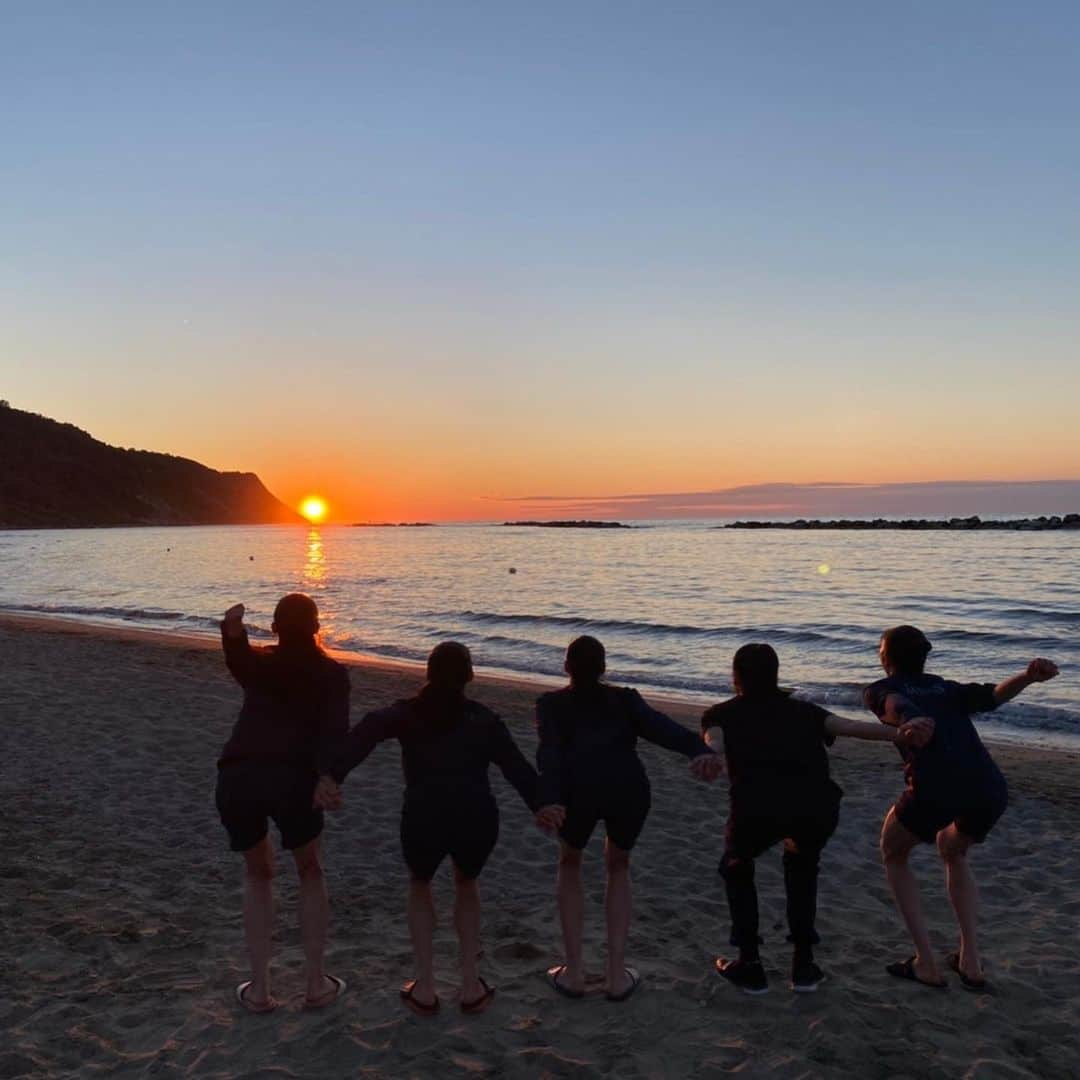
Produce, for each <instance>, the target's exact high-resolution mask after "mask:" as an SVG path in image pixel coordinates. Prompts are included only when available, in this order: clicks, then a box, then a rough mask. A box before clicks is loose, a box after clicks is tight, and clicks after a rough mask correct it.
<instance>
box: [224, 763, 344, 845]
mask: <svg viewBox="0 0 1080 1080" xmlns="http://www.w3.org/2000/svg"><path fill="white" fill-rule="evenodd" d="M317 779H318V778H317V777H316V775H315V773H314V772H312V771H311V770H310V769H307V768H297V767H296V766H295V765H288V764H279V763H277V762H265V761H238V762H234V763H233V764H230V765H223V766H222V767H221V768H220V769H218V780H217V792H216V799H215V801H216V802H217V808H218V813H219V814H220V815H221V824H222V825H224V826H225V830H226V832H228V834H229V846H230V847H231V848H232V850H233V851H247V850H249V849H250V848H253V847H254V846H255V845H256V844H258V843H259V842H260V841H261V840H262V838H263V837H264V836H266V831H267V827H268V826H267V821H268V819H272V820H273V822H274V824H275V825H276V826H277V828H278V832H279V833H280V834H281V846H282V847H283V848H286V849H287V850H289V851H292V850H293V849H294V848H298V847H303V846H304V844H307V843H309V842H310V841H312V840H314V839H315V838H316V837H317V836H319V835H320V834H321V833H322V831H323V812H322V811H321V810H317V809H315V807H313V806H312V805H311V799H312V796H313V794H314V792H315V782H316V780H317Z"/></svg>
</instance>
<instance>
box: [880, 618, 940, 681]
mask: <svg viewBox="0 0 1080 1080" xmlns="http://www.w3.org/2000/svg"><path fill="white" fill-rule="evenodd" d="M881 645H882V649H883V651H884V658H885V661H886V662H887V663H888V664H889V666H890V667H892V668H893V669H894V670H895V671H896V672H897V673H898V674H900V675H918V674H920V673H921V672H922V670H923V668H924V667H926V658H927V657H928V656H929V655H930V650H931V649H932V648H933V646H932V645H931V644H930V641H929V639H928V638H927V636H926V635H925V634H924V633H923V632H922V631H921V630H919V629H918V628H917V627H915V626H894V627H893V628H892V629H891V630H886V631H885V633H884V634H882V635H881Z"/></svg>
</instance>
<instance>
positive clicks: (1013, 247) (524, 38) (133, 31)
mask: <svg viewBox="0 0 1080 1080" xmlns="http://www.w3.org/2000/svg"><path fill="white" fill-rule="evenodd" d="M1078 72H1080V6H1077V5H1075V4H1055V3H1042V4H1034V5H1023V6H1022V5H1015V4H999V3H945V4H942V3H933V4H931V3H907V4H888V5H887V4H883V3H882V4H873V3H871V4H867V3H858V4H855V3H821V4H813V5H811V4H805V3H755V4H724V3H681V4H680V3H675V4H658V3H654V4H645V3H620V4H614V3H588V2H585V3H575V4H559V3H547V4H543V5H537V4H524V3H499V4H492V3H450V2H442V3H424V4H419V3H393V4H384V3H379V4H375V3H353V4H313V5H303V6H301V5H295V4H276V3H259V4H241V3H229V4H224V5H221V4H215V5H208V4H197V3H185V4H177V5H170V6H168V7H166V6H165V5H158V4H117V3H102V4H96V5H81V4H49V3H35V4H8V5H5V9H4V30H3V34H2V35H0V92H2V94H3V98H4V101H5V105H6V107H5V110H4V115H3V117H2V118H0V135H2V139H0V155H2V164H3V169H2V174H0V185H2V188H0V194H2V199H0V229H2V235H3V237H4V256H3V259H2V261H0V380H2V382H0V394H2V396H4V397H7V398H9V399H11V400H12V402H13V404H18V405H21V406H24V407H28V408H32V409H35V410H37V411H41V412H45V413H48V414H50V415H55V416H58V417H60V418H62V419H69V420H73V421H76V422H78V423H80V424H81V425H83V426H85V427H88V428H89V429H90V430H92V431H93V432H94V433H95V434H97V435H99V436H101V437H103V438H106V439H108V440H110V441H114V442H119V443H121V444H123V445H145V446H151V447H153V448H156V449H165V450H171V451H174V452H179V453H184V454H188V455H190V456H194V457H200V458H202V459H203V460H206V461H208V463H210V464H214V465H217V466H219V467H243V468H254V469H257V470H258V471H259V472H260V474H262V475H263V476H264V478H266V479H267V481H268V482H269V483H270V484H271V486H272V487H274V488H275V490H282V491H283V493H284V494H285V495H286V496H287V497H292V496H293V495H298V494H299V493H300V492H301V491H302V490H303V489H306V488H309V487H311V486H312V485H315V486H324V487H326V486H329V487H330V488H332V489H333V491H332V492H331V494H332V495H333V496H334V497H335V498H336V499H337V500H338V501H339V502H340V503H341V504H342V505H344V506H348V507H349V508H350V509H353V508H358V509H367V508H369V507H371V506H379V507H381V506H383V505H384V504H385V505H386V507H387V509H388V510H389V509H390V508H391V507H394V508H397V507H399V506H400V508H401V509H402V510H403V511H404V510H406V509H409V510H412V509H415V510H416V512H421V511H424V512H426V513H429V514H436V513H442V514H446V515H448V516H469V509H468V508H469V506H475V507H476V508H478V509H479V507H480V502H481V500H483V499H485V498H491V497H498V496H511V495H519V494H524V493H533V492H542V491H545V490H546V491H549V492H552V493H557V494H569V495H574V494H582V495H584V494H589V495H592V494H595V493H596V492H597V491H608V492H611V493H612V494H619V493H632V492H634V491H641V490H647V491H660V492H663V491H673V492H678V491H685V490H712V489H714V488H720V487H726V486H730V485H739V484H743V483H760V482H781V481H794V482H803V481H819V480H828V481H842V480H858V481H865V482H892V481H908V480H912V481H918V480H933V479H958V478H964V477H971V478H975V479H989V478H997V477H1000V478H1003V479H1022V478H1060V477H1066V476H1077V475H1080V439H1078V437H1077V435H1076V433H1075V427H1076V425H1075V413H1076V406H1077V404H1078V403H1080V374H1078V371H1080V365H1078V364H1077V342H1078V340H1080V337H1078V333H1077V331H1078V330H1080V316H1078V314H1077V305H1076V297H1077V295H1078V294H1080V289H1078V287H1080V138H1078V136H1077V129H1076V127H1077V126H1076V117H1075V114H1076V105H1077V101H1078V100H1080V75H1078ZM890 431H892V434H890ZM896 431H902V432H904V433H905V434H906V436H907V438H908V440H909V443H908V445H907V446H904V447H901V446H900V445H899V444H898V440H897V438H896V437H895V435H896ZM296 432H302V433H303V434H302V435H299V434H296ZM270 433H274V435H275V436H276V437H274V438H271V437H270ZM913 446H914V449H913ZM583 460H587V461H588V462H589V466H590V467H589V469H588V470H587V472H586V471H585V470H582V468H581V463H582V461H583ZM391 472H393V473H394V474H395V475H394V478H393V482H392V483H391V481H390V480H389V479H388V474H389V473H391ZM448 485H450V486H453V488H454V492H453V495H452V497H451V496H450V495H446V494H445V492H446V490H447V487H448ZM440 493H442V494H440ZM395 499H397V500H398V501H397V502H394V500H395Z"/></svg>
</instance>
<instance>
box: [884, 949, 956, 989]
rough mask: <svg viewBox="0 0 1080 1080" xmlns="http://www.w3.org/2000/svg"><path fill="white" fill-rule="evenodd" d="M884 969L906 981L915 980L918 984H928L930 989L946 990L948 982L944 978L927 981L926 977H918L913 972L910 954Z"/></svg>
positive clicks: (912, 959) (912, 958) (913, 966)
mask: <svg viewBox="0 0 1080 1080" xmlns="http://www.w3.org/2000/svg"><path fill="white" fill-rule="evenodd" d="M885 970H886V971H887V972H888V973H889V974H890V975H894V976H896V978H898V979H907V980H908V982H917V983H918V984H919V985H920V986H928V987H930V989H931V990H948V989H949V984H948V982H947V981H946V980H945V979H941V980H940V981H938V982H928V981H927V980H926V979H920V978H919V976H918V975H916V974H915V957H914V956H910V957H908V959H907V960H897V961H896V962H895V963H892V964H888V965H886V967H885Z"/></svg>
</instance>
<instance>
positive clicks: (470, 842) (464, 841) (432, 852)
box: [401, 797, 499, 881]
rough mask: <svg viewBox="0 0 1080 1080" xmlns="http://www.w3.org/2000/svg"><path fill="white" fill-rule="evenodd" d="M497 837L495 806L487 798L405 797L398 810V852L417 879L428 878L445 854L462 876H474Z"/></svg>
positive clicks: (496, 810) (492, 847)
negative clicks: (399, 831) (434, 798)
mask: <svg viewBox="0 0 1080 1080" xmlns="http://www.w3.org/2000/svg"><path fill="white" fill-rule="evenodd" d="M498 839H499V808H498V806H497V805H496V803H495V800H494V799H493V798H490V797H488V798H486V799H477V800H468V801H460V800H449V799H447V800H424V799H407V800H406V803H405V806H404V808H403V809H402V811H401V852H402V854H403V855H404V856H405V862H406V864H407V865H408V867H409V873H411V874H412V876H413V877H414V878H416V879H417V880H418V881H430V880H431V879H432V878H433V877H434V876H435V871H436V870H438V869H439V865H440V864H441V863H442V861H443V859H445V858H446V857H447V855H449V856H450V858H451V859H452V860H453V862H454V866H455V867H456V868H457V870H458V872H459V873H460V874H461V876H462V877H465V878H478V877H479V876H480V872H481V871H482V870H483V869H484V864H485V863H486V862H487V861H488V856H490V855H491V853H492V851H494V850H495V844H496V841H497V840H498Z"/></svg>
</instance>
